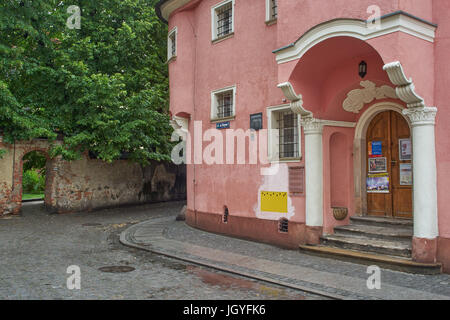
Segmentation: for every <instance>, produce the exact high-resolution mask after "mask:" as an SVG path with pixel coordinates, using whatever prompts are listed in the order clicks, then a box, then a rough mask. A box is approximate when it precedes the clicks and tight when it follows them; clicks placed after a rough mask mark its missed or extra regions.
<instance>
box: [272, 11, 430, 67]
mask: <svg viewBox="0 0 450 320" xmlns="http://www.w3.org/2000/svg"><path fill="white" fill-rule="evenodd" d="M436 28H437V25H435V24H433V23H430V22H427V21H425V20H423V19H420V18H418V17H415V16H413V15H411V14H408V13H406V12H403V11H397V12H394V13H391V14H387V15H385V16H382V17H381V18H380V20H379V25H378V26H373V25H371V21H364V20H358V19H334V20H330V21H327V22H324V23H321V24H319V25H317V26H315V27H313V28H312V29H310V30H309V31H307V32H306V33H305V34H304V35H303V36H301V37H300V38H299V39H298V40H297V41H296V42H294V43H291V44H289V45H287V46H284V47H282V48H280V49H277V50H275V51H273V53H275V54H276V61H277V62H278V64H282V63H286V62H289V61H293V60H298V59H300V58H301V57H302V56H303V55H304V54H305V53H306V52H308V50H309V49H311V48H312V47H314V46H315V45H316V44H318V43H320V42H322V41H324V40H327V39H330V38H334V37H353V38H357V39H360V40H363V41H366V40H369V39H372V38H376V37H380V36H383V35H387V34H390V33H394V32H404V33H407V34H409V35H412V36H415V37H417V38H420V39H422V40H426V41H429V42H434V38H435V32H436Z"/></svg>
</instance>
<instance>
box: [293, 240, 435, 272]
mask: <svg viewBox="0 0 450 320" xmlns="http://www.w3.org/2000/svg"><path fill="white" fill-rule="evenodd" d="M299 247H300V251H301V252H303V253H306V254H311V255H315V256H320V257H324V258H331V259H339V260H343V261H349V262H353V263H359V264H364V265H377V266H379V267H381V268H386V269H391V270H396V271H401V272H408V273H415V274H440V273H441V272H442V265H441V264H440V263H419V262H415V261H412V260H411V259H407V258H401V257H393V256H389V255H380V254H374V253H368V252H360V251H355V250H348V249H341V248H333V247H327V246H323V245H319V246H309V245H300V246H299Z"/></svg>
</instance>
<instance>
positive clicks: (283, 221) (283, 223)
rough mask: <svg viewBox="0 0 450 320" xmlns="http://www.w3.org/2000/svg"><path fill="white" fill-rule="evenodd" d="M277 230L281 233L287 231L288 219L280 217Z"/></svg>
mask: <svg viewBox="0 0 450 320" xmlns="http://www.w3.org/2000/svg"><path fill="white" fill-rule="evenodd" d="M278 231H279V232H281V233H288V231H289V220H288V219H285V218H283V219H280V220H279V221H278Z"/></svg>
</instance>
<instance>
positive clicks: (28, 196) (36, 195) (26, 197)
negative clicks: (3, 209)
mask: <svg viewBox="0 0 450 320" xmlns="http://www.w3.org/2000/svg"><path fill="white" fill-rule="evenodd" d="M22 200H44V194H43V193H24V194H22Z"/></svg>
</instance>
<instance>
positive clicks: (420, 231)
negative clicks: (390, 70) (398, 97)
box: [403, 107, 439, 239]
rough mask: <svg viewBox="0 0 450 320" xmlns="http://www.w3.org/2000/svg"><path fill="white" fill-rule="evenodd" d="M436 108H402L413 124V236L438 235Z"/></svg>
mask: <svg viewBox="0 0 450 320" xmlns="http://www.w3.org/2000/svg"><path fill="white" fill-rule="evenodd" d="M436 113H437V109H436V108H430V107H420V108H411V109H406V110H404V111H403V114H404V115H406V116H408V117H409V119H410V120H411V125H412V143H413V183H414V186H413V190H414V191H413V214H414V237H415V238H420V239H435V238H436V237H437V236H438V235H439V231H438V214H437V179H436V151H435V134H434V129H435V118H436Z"/></svg>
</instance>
